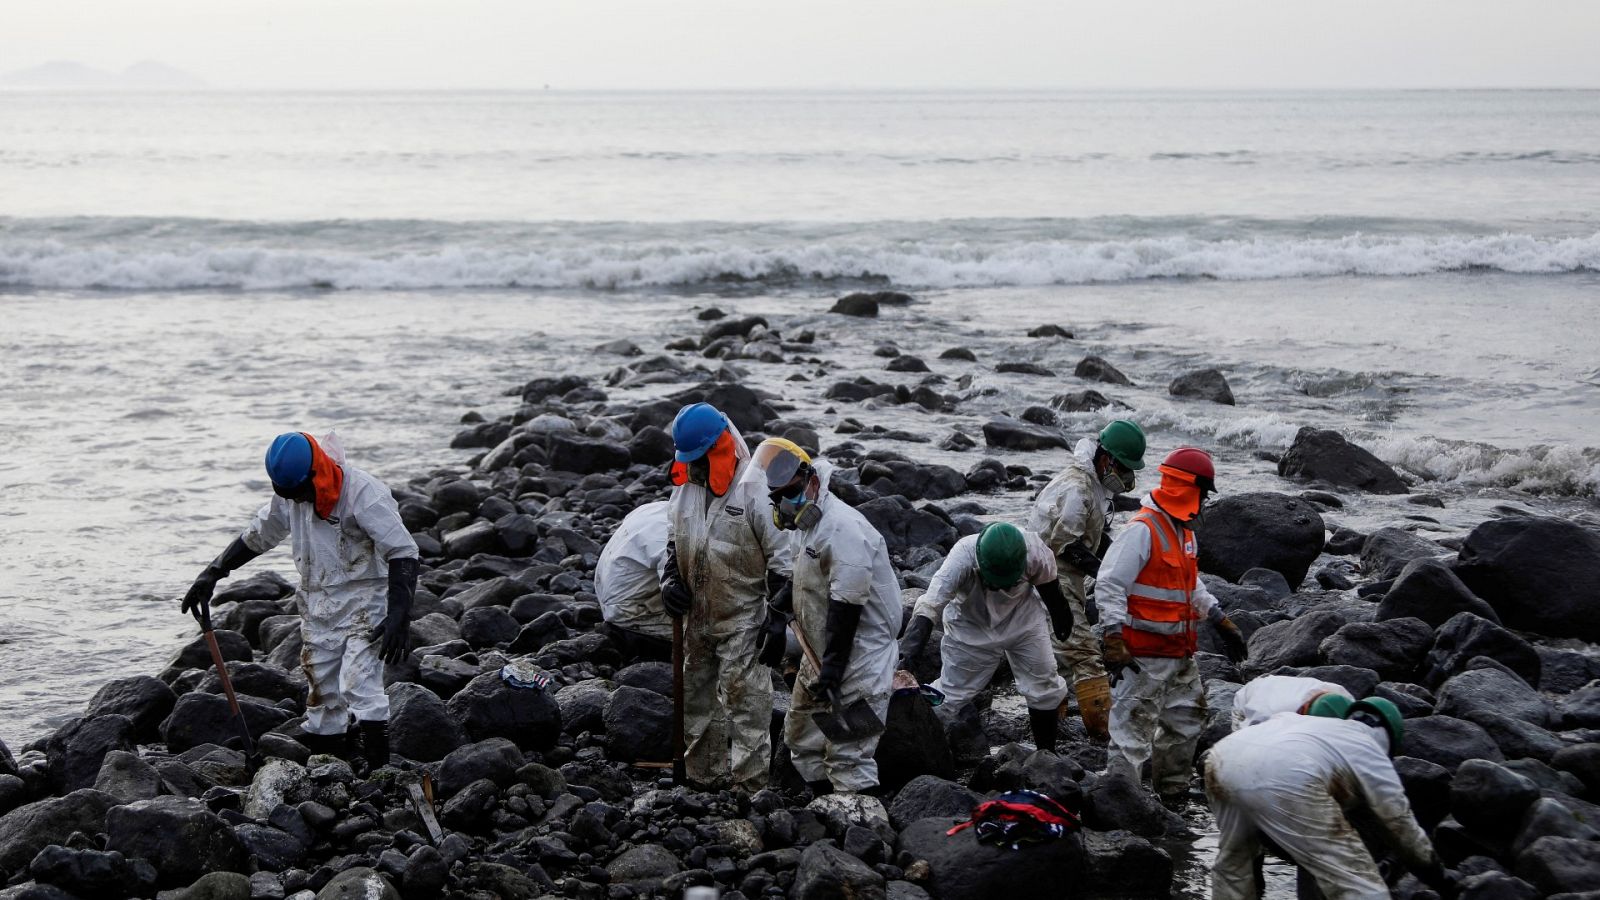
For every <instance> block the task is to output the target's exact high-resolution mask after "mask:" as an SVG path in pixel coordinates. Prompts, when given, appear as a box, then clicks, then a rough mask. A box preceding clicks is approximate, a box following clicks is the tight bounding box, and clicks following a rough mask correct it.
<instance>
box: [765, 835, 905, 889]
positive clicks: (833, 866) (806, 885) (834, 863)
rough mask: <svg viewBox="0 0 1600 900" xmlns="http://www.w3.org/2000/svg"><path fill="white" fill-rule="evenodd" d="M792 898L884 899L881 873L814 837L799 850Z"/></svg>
mask: <svg viewBox="0 0 1600 900" xmlns="http://www.w3.org/2000/svg"><path fill="white" fill-rule="evenodd" d="M789 896H790V897H792V898H794V900H846V898H848V900H887V896H888V895H887V894H886V893H885V892H884V879H883V876H882V875H880V874H878V873H877V872H875V871H873V869H872V867H871V866H868V865H867V864H866V863H864V862H862V861H861V860H859V859H856V858H855V857H854V856H851V855H850V854H848V853H845V852H844V851H843V850H839V849H837V848H836V847H834V846H833V845H832V844H828V843H826V842H824V841H817V842H816V843H814V844H812V845H811V846H809V847H807V848H806V849H805V852H804V853H802V854H800V865H799V867H798V868H796V869H795V873H794V887H793V888H792V889H791V890H790V891H789Z"/></svg>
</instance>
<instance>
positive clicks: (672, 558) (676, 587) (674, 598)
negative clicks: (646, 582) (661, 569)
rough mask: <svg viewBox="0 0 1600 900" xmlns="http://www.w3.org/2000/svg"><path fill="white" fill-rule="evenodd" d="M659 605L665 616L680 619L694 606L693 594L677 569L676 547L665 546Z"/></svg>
mask: <svg viewBox="0 0 1600 900" xmlns="http://www.w3.org/2000/svg"><path fill="white" fill-rule="evenodd" d="M661 605H662V606H664V607H666V609H667V615H669V616H671V617H673V618H674V619H681V618H683V617H684V616H686V615H688V614H689V608H690V607H692V606H694V593H693V592H692V591H690V590H689V586H688V585H686V584H684V583H683V571H682V570H681V569H679V568H678V545H677V544H674V543H671V542H669V543H668V544H667V574H665V575H663V576H661Z"/></svg>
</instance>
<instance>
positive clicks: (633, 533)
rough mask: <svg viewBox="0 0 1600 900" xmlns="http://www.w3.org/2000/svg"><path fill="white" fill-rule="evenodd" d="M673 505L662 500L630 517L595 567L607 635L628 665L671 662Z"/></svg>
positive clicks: (623, 521)
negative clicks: (665, 601) (665, 587)
mask: <svg viewBox="0 0 1600 900" xmlns="http://www.w3.org/2000/svg"><path fill="white" fill-rule="evenodd" d="M668 506H669V504H668V502H667V501H665V500H657V501H655V502H654V503H646V504H644V505H643V506H640V507H638V508H637V509H635V510H634V511H633V512H631V513H628V515H627V517H626V518H624V519H623V520H622V524H621V525H618V526H617V530H616V533H614V534H612V535H611V540H609V541H606V545H605V547H604V548H602V549H601V551H600V561H599V562H597V563H596V564H595V567H594V592H595V596H596V597H598V598H599V600H600V615H601V617H603V618H604V619H605V623H606V624H605V632H606V636H607V637H609V638H610V639H611V642H612V643H613V644H616V645H617V649H618V650H619V651H620V652H621V653H622V658H623V659H624V660H628V661H632V660H637V659H645V660H659V661H666V660H670V659H671V658H672V619H671V618H670V617H669V616H668V615H667V608H666V607H665V606H663V605H662V604H661V578H662V576H663V575H664V574H665V573H666V569H667V507H668Z"/></svg>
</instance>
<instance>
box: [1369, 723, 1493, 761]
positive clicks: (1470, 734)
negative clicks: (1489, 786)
mask: <svg viewBox="0 0 1600 900" xmlns="http://www.w3.org/2000/svg"><path fill="white" fill-rule="evenodd" d="M1396 755H1404V756H1414V757H1416V758H1417V759H1425V760H1427V761H1429V762H1432V763H1437V764H1439V765H1441V766H1444V767H1445V768H1446V769H1449V770H1450V771H1452V772H1454V771H1456V770H1457V769H1459V768H1460V767H1461V764H1462V763H1464V762H1466V761H1467V760H1469V759H1486V760H1489V761H1490V762H1504V761H1505V754H1503V753H1501V752H1500V747H1499V746H1498V745H1496V744H1495V742H1494V739H1493V738H1491V737H1489V733H1488V732H1486V731H1484V730H1483V729H1482V728H1481V727H1479V726H1477V725H1474V724H1472V723H1471V722H1467V721H1464V720H1462V719H1457V718H1453V717H1451V716H1440V715H1432V716H1423V717H1422V718H1420V719H1407V720H1406V734H1405V738H1404V739H1403V740H1401V742H1400V749H1399V752H1398V753H1397V754H1396Z"/></svg>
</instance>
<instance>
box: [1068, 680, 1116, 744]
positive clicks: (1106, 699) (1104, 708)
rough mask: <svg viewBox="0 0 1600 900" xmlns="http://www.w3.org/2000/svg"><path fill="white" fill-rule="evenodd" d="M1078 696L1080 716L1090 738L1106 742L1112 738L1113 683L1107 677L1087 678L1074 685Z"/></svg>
mask: <svg viewBox="0 0 1600 900" xmlns="http://www.w3.org/2000/svg"><path fill="white" fill-rule="evenodd" d="M1073 691H1074V692H1075V693H1076V694H1077V695H1078V715H1080V716H1082V717H1083V730H1084V731H1087V732H1089V737H1091V738H1093V739H1094V740H1096V741H1100V742H1102V743H1103V742H1105V741H1107V740H1109V739H1110V738H1111V682H1110V681H1109V680H1108V679H1107V678H1106V676H1104V675H1101V676H1098V677H1096V678H1085V679H1084V680H1082V681H1080V682H1078V683H1077V684H1075V685H1073Z"/></svg>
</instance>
